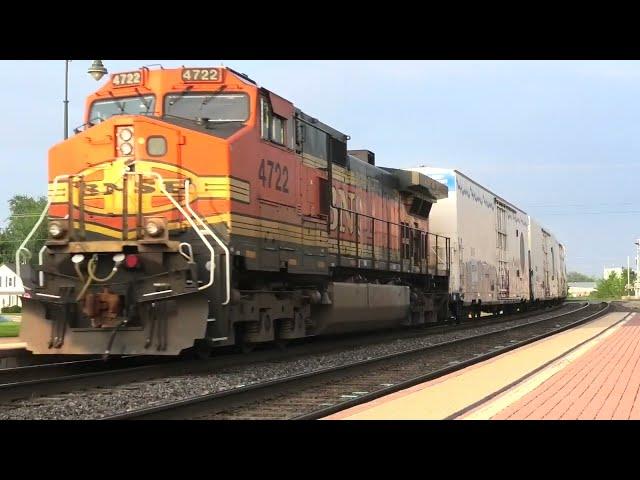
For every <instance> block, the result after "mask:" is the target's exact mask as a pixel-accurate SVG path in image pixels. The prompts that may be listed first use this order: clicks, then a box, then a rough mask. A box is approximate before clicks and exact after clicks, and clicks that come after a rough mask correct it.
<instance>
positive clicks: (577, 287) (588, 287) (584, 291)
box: [569, 282, 596, 297]
mask: <svg viewBox="0 0 640 480" xmlns="http://www.w3.org/2000/svg"><path fill="white" fill-rule="evenodd" d="M595 291H596V282H569V295H570V296H572V297H588V296H589V295H591V294H592V293H593V292H595Z"/></svg>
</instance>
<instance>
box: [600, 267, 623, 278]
mask: <svg viewBox="0 0 640 480" xmlns="http://www.w3.org/2000/svg"><path fill="white" fill-rule="evenodd" d="M612 273H615V274H616V275H617V276H618V278H622V273H623V271H622V267H604V271H603V272H602V278H604V279H605V280H606V279H607V278H609V275H611V274H612Z"/></svg>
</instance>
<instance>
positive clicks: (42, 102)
mask: <svg viewBox="0 0 640 480" xmlns="http://www.w3.org/2000/svg"><path fill="white" fill-rule="evenodd" d="M154 63H161V64H162V65H163V66H165V67H176V66H180V65H182V64H186V65H189V66H209V65H213V66H216V65H219V64H221V63H223V64H224V65H228V66H230V67H231V68H234V69H235V70H239V71H241V72H245V73H247V74H248V75H249V76H250V77H251V78H253V79H254V80H256V81H257V82H258V83H259V84H260V85H262V86H264V87H266V88H268V89H270V90H273V91H274V92H276V93H278V94H280V95H282V96H283V97H285V98H287V99H289V100H291V101H293V102H294V103H295V104H296V106H298V107H299V108H301V109H302V110H304V111H305V112H307V113H308V114H310V115H313V116H315V117H317V118H319V119H321V120H322V121H323V122H325V123H328V124H329V125H332V126H333V127H335V128H337V129H338V130H341V131H343V132H344V133H346V134H348V135H350V136H351V141H350V145H349V146H350V148H353V149H357V148H367V149H370V150H372V151H374V152H375V153H376V162H377V163H378V164H380V165H383V166H395V167H403V166H406V167H409V166H416V165H431V166H438V167H448V168H457V169H459V170H461V171H462V172H464V173H465V174H467V175H469V176H470V177H472V178H474V179H475V180H476V181H478V182H480V183H481V184H483V185H485V186H487V187H488V188H490V189H491V190H492V191H494V192H496V193H498V194H500V195H502V196H503V197H505V198H506V199H507V200H509V201H510V202H512V203H514V204H516V205H517V206H519V207H520V208H522V209H523V210H525V211H526V212H527V213H529V214H531V215H532V216H534V217H536V218H537V219H538V220H539V221H540V222H541V223H542V224H543V225H545V226H547V227H548V228H549V229H550V230H551V231H553V232H554V233H555V234H556V236H557V237H558V238H559V239H560V241H561V242H563V243H564V244H565V245H566V247H567V252H568V268H569V269H570V270H578V271H581V272H584V273H588V274H597V275H602V267H603V266H604V265H605V264H606V265H623V264H624V265H626V261H627V256H631V257H632V263H633V256H634V248H635V247H634V244H633V243H634V239H635V238H638V237H640V225H639V224H638V223H639V222H638V219H640V202H634V197H635V196H636V195H634V194H636V192H638V188H637V187H638V185H639V183H640V176H638V175H637V174H636V171H637V170H638V165H639V164H638V158H640V155H639V154H640V135H638V133H639V132H640V109H639V108H638V106H637V105H636V101H638V98H640V62H636V61H247V60H242V61H234V60H200V61H197V60H189V61H166V60H140V61H114V60H104V64H105V66H106V67H107V68H108V69H109V71H110V72H112V73H113V72H118V71H126V70H134V69H137V68H139V67H140V66H142V65H149V64H154ZM90 64H91V60H75V61H73V62H71V64H70V73H69V78H70V95H69V96H70V107H69V110H70V114H69V115H70V121H69V124H70V129H72V128H73V127H74V126H77V125H79V124H81V123H82V111H83V108H84V99H85V97H86V96H87V95H88V94H90V93H91V92H92V91H93V90H95V89H96V88H97V87H98V86H99V84H98V83H96V82H95V81H94V80H93V79H92V78H91V77H90V76H89V75H87V73H86V70H87V68H88V67H89V66H90ZM0 72H1V75H0V91H1V92H2V93H3V95H4V99H3V105H2V107H3V108H2V112H3V114H2V116H0V131H1V132H2V134H0V135H1V138H2V143H1V144H0V161H1V162H2V166H3V168H2V175H0V217H1V219H5V218H6V217H7V215H8V208H7V200H8V199H9V198H10V197H11V196H12V195H14V194H16V193H26V194H30V195H40V194H44V193H45V192H46V171H45V169H46V157H47V150H48V148H49V147H50V146H51V145H53V144H55V143H56V142H58V141H61V140H62V137H63V104H62V99H63V95H64V61H2V62H0ZM104 81H105V80H102V81H101V82H100V84H102V83H103V82H104Z"/></svg>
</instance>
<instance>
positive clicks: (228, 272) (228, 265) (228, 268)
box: [184, 179, 231, 305]
mask: <svg viewBox="0 0 640 480" xmlns="http://www.w3.org/2000/svg"><path fill="white" fill-rule="evenodd" d="M190 184H191V182H190V181H189V179H187V180H185V181H184V192H185V193H184V196H185V198H184V203H185V206H186V207H187V210H188V211H189V213H191V215H193V217H194V218H195V219H196V220H198V223H200V225H201V226H202V227H203V228H204V229H205V230H206V231H207V233H208V234H209V235H211V236H212V237H213V239H214V240H215V241H216V243H217V244H218V245H220V248H222V249H223V250H224V253H225V257H226V262H225V263H226V272H225V277H226V282H225V283H226V287H227V299H226V300H225V301H224V302H223V303H222V305H228V304H229V302H230V301H231V254H230V252H229V248H227V246H226V245H225V244H224V242H223V241H222V240H220V238H218V236H217V235H216V234H215V233H214V232H213V230H212V229H211V228H210V227H209V225H207V222H205V221H204V220H203V219H202V218H200V216H199V215H198V214H197V213H196V212H194V211H193V208H191V202H190V196H189V185H190ZM213 262H214V260H213V259H212V263H211V265H212V267H211V271H213V265H214V263H213Z"/></svg>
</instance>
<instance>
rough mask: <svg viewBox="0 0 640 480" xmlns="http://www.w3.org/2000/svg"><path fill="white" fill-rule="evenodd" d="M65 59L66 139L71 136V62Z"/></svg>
mask: <svg viewBox="0 0 640 480" xmlns="http://www.w3.org/2000/svg"><path fill="white" fill-rule="evenodd" d="M70 61H71V60H65V61H64V139H65V140H66V139H67V138H69V62H70Z"/></svg>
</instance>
